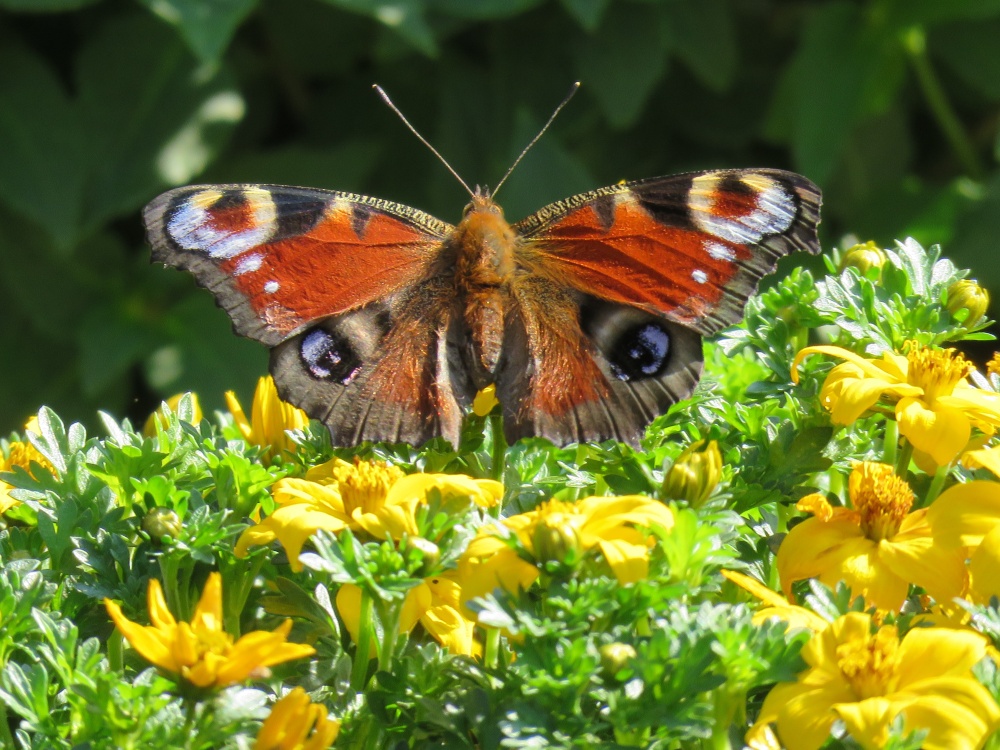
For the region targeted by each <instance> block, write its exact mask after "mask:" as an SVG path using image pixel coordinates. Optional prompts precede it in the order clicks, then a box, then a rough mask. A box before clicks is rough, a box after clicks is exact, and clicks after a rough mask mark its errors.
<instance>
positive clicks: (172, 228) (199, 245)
mask: <svg viewBox="0 0 1000 750" xmlns="http://www.w3.org/2000/svg"><path fill="white" fill-rule="evenodd" d="M168 216H169V218H168V219H167V221H166V231H167V234H168V235H169V237H170V239H172V240H173V241H174V242H176V243H177V244H178V245H179V246H180V247H182V248H184V249H185V250H193V251H196V252H203V253H205V254H207V255H208V256H209V257H211V258H215V259H217V260H228V259H229V258H234V257H236V256H237V255H239V254H240V253H243V252H246V251H247V250H250V249H252V248H254V247H257V246H258V245H262V244H264V243H266V242H267V241H268V240H270V239H271V237H272V236H273V235H274V233H275V231H276V229H277V209H276V207H275V205H274V200H273V199H272V198H271V194H270V192H269V191H267V190H265V189H263V188H259V187H247V188H242V189H240V190H229V191H221V190H216V189H214V188H208V189H205V190H200V191H198V192H197V193H194V194H191V195H187V196H185V197H183V198H182V199H180V200H178V202H177V203H176V204H175V205H174V206H172V208H171V210H169V211H168Z"/></svg>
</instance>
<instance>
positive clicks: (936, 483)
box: [923, 464, 951, 508]
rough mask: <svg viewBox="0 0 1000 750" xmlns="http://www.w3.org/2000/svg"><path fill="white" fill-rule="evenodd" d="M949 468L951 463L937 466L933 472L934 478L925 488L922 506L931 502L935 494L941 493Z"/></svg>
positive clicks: (935, 496)
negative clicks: (925, 493)
mask: <svg viewBox="0 0 1000 750" xmlns="http://www.w3.org/2000/svg"><path fill="white" fill-rule="evenodd" d="M949 469H951V465H950V464H945V465H944V466H939V467H938V470H937V471H936V472H934V479H933V480H932V481H931V486H930V487H928V488H927V496H926V497H925V498H924V503H923V507H924V508H926V507H927V506H928V505H930V504H931V503H933V502H934V500H935V499H936V498H937V496H938V495H940V494H941V488H942V487H944V483H945V480H946V479H948V471H949Z"/></svg>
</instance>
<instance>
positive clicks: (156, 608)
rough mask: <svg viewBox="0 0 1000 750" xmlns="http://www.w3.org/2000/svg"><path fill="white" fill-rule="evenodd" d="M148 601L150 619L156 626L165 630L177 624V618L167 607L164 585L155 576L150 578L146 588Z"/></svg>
mask: <svg viewBox="0 0 1000 750" xmlns="http://www.w3.org/2000/svg"><path fill="white" fill-rule="evenodd" d="M146 602H147V606H148V607H149V621H150V622H151V623H153V626H154V627H156V628H159V629H161V630H163V629H167V628H172V627H173V626H175V625H176V624H177V620H175V619H174V616H173V615H172V614H171V613H170V610H169V609H168V608H167V600H166V599H165V598H164V597H163V587H162V586H160V582H159V581H158V580H157V579H155V578H150V579H149V584H148V586H147V588H146Z"/></svg>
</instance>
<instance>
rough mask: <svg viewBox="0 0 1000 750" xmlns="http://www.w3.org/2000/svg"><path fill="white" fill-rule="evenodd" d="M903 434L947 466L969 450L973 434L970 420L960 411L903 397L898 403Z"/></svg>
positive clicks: (898, 416)
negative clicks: (968, 444)
mask: <svg viewBox="0 0 1000 750" xmlns="http://www.w3.org/2000/svg"><path fill="white" fill-rule="evenodd" d="M896 421H897V422H899V434H901V435H903V436H904V437H905V438H906V439H907V440H909V441H910V442H911V443H913V446H914V447H915V448H917V449H919V450H921V451H923V452H924V453H928V454H930V456H931V458H933V459H934V460H935V461H936V462H937V464H938V465H939V466H947V465H948V464H950V463H951V462H952V461H953V460H954V459H955V457H956V456H957V455H958V454H959V453H960V452H961V451H962V449H963V448H965V446H966V444H967V443H968V442H969V438H970V437H971V435H972V426H971V425H970V424H969V418H968V417H967V416H965V414H963V413H962V412H960V411H957V410H953V409H943V408H939V407H937V406H935V408H933V409H931V408H928V406H927V404H925V403H924V402H923V401H921V400H920V399H916V398H903V399H900V401H899V403H897V404H896Z"/></svg>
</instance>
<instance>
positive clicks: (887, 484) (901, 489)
mask: <svg viewBox="0 0 1000 750" xmlns="http://www.w3.org/2000/svg"><path fill="white" fill-rule="evenodd" d="M848 487H849V490H850V495H851V503H852V504H853V505H854V509H855V510H856V511H857V512H858V515H859V517H860V520H861V529H862V531H863V532H864V534H865V536H866V537H868V538H869V539H871V540H872V541H874V542H877V541H880V540H882V539H891V538H892V537H893V536H895V535H896V533H897V532H898V531H899V527H900V525H901V524H902V523H903V519H904V518H906V516H907V514H908V513H909V512H910V508H912V507H913V490H911V489H910V485H908V484H907V483H906V482H905V481H904V480H903V479H901V478H900V477H898V476H897V475H896V474H895V472H893V470H892V467H891V466H889V465H888V464H879V463H874V462H871V461H865V462H862V463H859V464H856V465H855V467H854V471H852V472H851V478H850V479H849V480H848Z"/></svg>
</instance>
